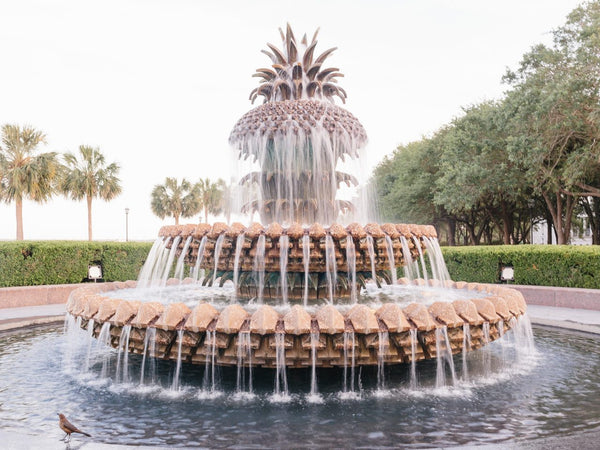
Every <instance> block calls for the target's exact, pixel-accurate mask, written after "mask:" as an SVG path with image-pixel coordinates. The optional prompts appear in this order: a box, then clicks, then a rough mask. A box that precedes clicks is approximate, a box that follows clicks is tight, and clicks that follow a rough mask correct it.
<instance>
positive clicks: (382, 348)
mask: <svg viewBox="0 0 600 450" xmlns="http://www.w3.org/2000/svg"><path fill="white" fill-rule="evenodd" d="M377 338H378V341H379V342H378V343H379V345H378V349H377V389H379V390H384V389H385V352H386V349H387V348H388V347H389V342H390V335H389V333H388V332H387V331H379V332H378V333H377Z"/></svg>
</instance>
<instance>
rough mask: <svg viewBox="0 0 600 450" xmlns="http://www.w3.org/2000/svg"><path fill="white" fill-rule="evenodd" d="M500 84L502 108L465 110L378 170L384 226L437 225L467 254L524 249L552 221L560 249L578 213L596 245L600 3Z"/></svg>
mask: <svg viewBox="0 0 600 450" xmlns="http://www.w3.org/2000/svg"><path fill="white" fill-rule="evenodd" d="M503 80H504V81H505V82H506V84H507V86H508V87H509V89H508V90H507V92H506V93H505V95H504V96H503V98H502V99H499V100H498V101H485V102H482V103H480V104H477V105H471V106H469V107H465V108H464V109H463V112H464V113H463V115H461V116H460V117H458V118H456V119H454V120H453V121H452V122H451V123H449V124H448V125H446V126H444V127H443V128H442V129H440V130H439V131H438V132H437V133H435V134H434V136H432V137H428V138H423V139H422V140H420V141H418V142H413V143H410V144H408V145H403V146H401V147H399V148H398V149H396V151H395V152H394V153H393V154H392V155H391V156H390V157H387V158H386V159H385V160H384V161H383V162H382V163H381V164H380V165H379V166H378V167H377V168H376V170H375V177H374V178H375V181H376V184H377V186H378V191H379V195H380V201H381V210H382V212H383V214H384V216H385V219H389V220H402V221H420V222H433V223H434V224H436V225H437V226H438V228H439V229H440V230H441V231H446V234H447V238H448V242H449V243H453V242H454V240H455V238H457V239H464V242H469V243H471V244H477V243H479V242H480V241H482V240H483V241H485V242H487V243H492V242H504V243H518V242H525V241H527V239H528V235H529V232H530V226H531V224H532V223H533V222H535V221H536V220H538V219H546V220H548V221H550V222H551V223H553V225H554V228H555V230H556V237H557V242H558V243H559V244H561V243H566V242H567V241H568V238H569V233H570V230H571V224H572V221H573V217H574V213H575V212H576V211H579V212H582V213H584V214H587V215H588V216H589V219H590V223H591V224H592V226H593V227H594V228H595V229H594V236H595V238H594V242H595V243H600V231H599V228H598V225H599V223H600V220H598V219H599V218H598V216H597V212H598V211H600V205H598V202H600V93H599V89H600V2H599V1H594V2H588V3H585V4H583V5H582V6H580V7H578V8H576V9H575V10H574V11H573V12H572V13H571V14H570V15H569V16H568V17H567V20H566V23H565V25H564V26H562V27H560V28H558V29H556V30H554V31H553V41H552V45H550V46H546V45H535V46H534V47H532V48H531V50H530V51H529V52H527V53H526V54H525V55H523V58H522V60H521V62H520V64H519V66H518V67H517V68H516V69H514V70H508V71H507V73H506V74H505V75H504V78H503Z"/></svg>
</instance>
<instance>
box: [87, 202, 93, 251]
mask: <svg viewBox="0 0 600 450" xmlns="http://www.w3.org/2000/svg"><path fill="white" fill-rule="evenodd" d="M86 200H87V213H88V241H91V240H92V196H91V195H87V196H86Z"/></svg>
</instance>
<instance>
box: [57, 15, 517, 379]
mask: <svg viewBox="0 0 600 450" xmlns="http://www.w3.org/2000/svg"><path fill="white" fill-rule="evenodd" d="M280 31H281V37H282V41H283V49H282V50H280V49H279V48H277V47H275V46H273V45H271V44H268V46H269V50H268V51H264V53H266V54H267V55H268V57H269V58H270V59H271V63H272V64H271V66H270V67H268V68H261V69H258V70H257V73H256V75H255V76H257V77H259V78H260V79H261V83H260V86H259V87H258V88H256V89H255V90H254V91H252V93H251V95H250V98H251V100H252V101H254V100H255V99H256V98H258V97H260V96H262V97H263V99H264V103H263V104H262V105H261V106H259V107H257V108H254V109H252V110H251V111H250V112H248V113H247V114H245V115H244V116H243V117H242V118H241V119H240V120H239V121H238V123H237V124H236V125H235V126H234V128H233V131H232V133H231V136H230V143H231V145H232V147H233V148H234V149H235V150H236V152H237V157H238V159H240V160H241V161H245V162H246V163H248V167H249V169H247V171H246V172H245V173H243V174H242V176H241V177H240V183H241V185H242V186H244V188H245V189H244V191H245V192H246V193H250V194H251V195H249V196H247V197H248V198H245V199H244V201H243V204H242V205H241V211H242V212H244V213H247V214H252V213H258V214H259V215H260V219H261V222H262V223H263V224H264V225H262V224H260V223H250V224H249V225H247V226H246V225H243V224H241V223H233V224H231V225H227V224H225V223H215V224H214V225H208V224H200V225H183V226H166V227H163V228H162V229H161V230H160V232H159V237H158V239H157V241H156V242H155V244H154V246H153V248H152V250H151V252H150V254H149V256H148V259H147V261H146V264H145V266H144V268H143V269H142V273H141V274H140V278H139V279H138V281H137V282H135V281H128V282H117V283H104V284H93V285H89V286H86V287H82V288H80V289H77V290H75V291H74V292H73V294H72V295H71V297H70V299H69V301H68V304H67V311H68V313H69V314H70V315H72V316H73V317H74V318H77V321H78V322H77V323H78V325H79V326H80V327H81V328H85V329H88V330H89V333H90V334H91V335H92V336H94V337H98V336H99V335H100V334H101V332H102V330H106V329H107V328H108V329H109V331H108V338H107V340H106V342H107V343H108V344H110V345H111V346H113V347H115V348H119V349H120V351H125V352H130V353H137V354H143V355H144V357H145V356H146V354H147V353H148V351H149V347H150V344H149V340H150V339H151V340H152V347H153V349H152V352H151V356H153V357H155V358H161V359H170V360H173V361H177V362H178V366H177V367H178V370H179V367H180V364H181V363H182V362H184V363H191V364H201V365H206V366H207V367H208V366H209V365H210V366H212V367H214V366H215V365H217V366H219V365H223V366H238V367H239V366H250V367H257V366H261V367H266V368H281V367H284V368H285V367H288V368H291V367H296V368H301V367H311V366H312V367H313V368H314V367H315V366H316V367H347V366H348V364H349V362H348V361H349V360H351V361H352V365H353V366H354V365H356V366H362V365H373V366H378V365H379V366H380V365H382V364H386V365H390V364H406V363H412V364H414V363H415V361H418V360H422V359H427V358H438V359H439V358H440V357H441V355H442V354H443V355H446V356H450V359H451V355H452V354H456V353H459V352H465V351H472V350H475V349H477V348H479V347H481V346H483V345H486V344H488V343H490V342H491V341H493V340H495V339H498V338H500V337H501V336H502V335H503V334H504V333H505V332H506V331H508V330H509V329H511V328H514V327H515V326H516V324H517V323H518V322H519V320H521V318H522V316H523V315H524V314H525V311H526V305H525V302H524V299H523V296H522V295H521V294H520V293H519V292H518V291H516V290H514V289H510V288H508V287H505V286H500V285H483V284H478V283H465V282H454V281H450V280H449V277H447V275H446V274H447V272H446V270H445V266H444V264H443V260H441V259H440V254H441V253H440V252H439V244H438V242H437V234H436V231H435V229H434V227H432V226H422V225H406V224H390V223H386V224H383V225H379V224H377V223H367V224H365V225H362V224H359V223H356V222H353V223H350V224H347V225H342V224H341V223H343V222H344V220H345V218H346V217H348V216H350V215H351V214H352V213H353V211H354V210H355V209H356V207H355V205H354V204H353V202H352V201H351V200H347V199H341V198H339V196H338V191H339V188H340V185H342V184H345V185H347V186H348V187H352V186H355V185H356V184H357V183H358V181H357V178H356V177H355V176H354V175H352V174H349V173H346V172H344V171H342V170H340V169H339V167H338V166H339V164H338V162H339V161H345V160H346V159H356V158H358V157H359V153H360V150H361V149H362V148H363V147H364V145H365V143H366V140H367V138H366V133H365V130H364V128H363V127H362V125H361V124H360V122H359V121H358V119H356V118H355V117H354V116H353V115H352V114H350V113H349V112H348V111H346V110H344V109H343V108H341V107H339V106H336V105H335V104H334V103H333V99H334V97H337V98H339V99H341V100H342V101H345V99H346V92H345V91H344V90H343V89H342V88H341V87H339V86H338V84H337V81H338V78H340V77H342V76H343V75H342V74H341V73H340V72H339V71H338V69H337V68H328V67H325V65H324V64H325V61H326V59H327V57H328V56H329V55H330V54H331V53H332V52H333V51H334V50H335V49H329V50H326V51H325V52H323V53H322V54H321V55H320V56H317V57H315V47H316V44H317V41H316V37H317V33H315V35H314V37H313V38H312V40H310V41H309V40H308V39H307V37H306V35H305V36H304V37H303V38H302V39H301V40H297V39H296V37H295V36H294V34H293V32H292V30H291V28H290V27H289V25H288V27H287V29H286V31H285V32H284V31H283V30H280ZM400 268H403V270H404V276H403V277H400V278H397V275H396V274H397V271H398V270H399V269H400ZM186 272H187V274H188V275H189V276H186ZM429 272H431V276H429ZM231 285H233V288H232V289H230V290H229V291H227V292H229V296H228V297H227V299H226V300H223V301H215V300H214V298H212V297H211V295H212V294H210V293H214V292H215V289H217V290H218V289H226V288H227V286H231ZM217 286H221V287H217ZM223 286H224V287H223ZM382 286H383V287H382ZM192 287H193V289H195V290H198V289H200V292H201V294H200V296H199V298H198V299H194V300H191V301H173V300H172V299H171V298H170V295H171V293H172V292H175V291H176V290H178V289H183V290H184V291H185V289H191V288H192ZM152 289H155V290H156V291H158V292H159V293H160V295H159V296H158V297H159V298H158V300H152V299H151V298H147V297H146V295H147V293H148V291H149V290H152ZM201 289H206V291H205V292H206V293H205V294H202V292H204V291H202V290H201ZM377 289H379V290H385V291H386V292H387V296H386V297H385V298H384V300H373V298H372V297H371V296H369V295H365V293H366V294H368V293H369V292H370V291H374V290H377ZM125 292H127V293H128V294H127V296H125V295H124V293H125ZM432 292H435V293H436V294H435V295H433V294H432ZM405 293H408V294H410V295H409V296H408V298H409V299H410V300H406V298H407V297H406V296H405V295H404V294H405ZM419 296H421V297H419ZM106 324H109V325H108V326H107V325H106ZM124 336H125V338H124Z"/></svg>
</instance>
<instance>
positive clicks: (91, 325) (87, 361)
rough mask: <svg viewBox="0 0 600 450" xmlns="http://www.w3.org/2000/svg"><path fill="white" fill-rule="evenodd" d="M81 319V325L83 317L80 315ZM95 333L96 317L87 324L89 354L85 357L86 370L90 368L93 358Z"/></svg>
mask: <svg viewBox="0 0 600 450" xmlns="http://www.w3.org/2000/svg"><path fill="white" fill-rule="evenodd" d="M78 319H79V325H81V317H78ZM93 333H94V319H90V321H89V322H88V324H87V356H86V358H85V365H84V371H86V372H87V371H88V369H89V368H90V362H91V358H92V342H94V340H93V339H92V336H93Z"/></svg>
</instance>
